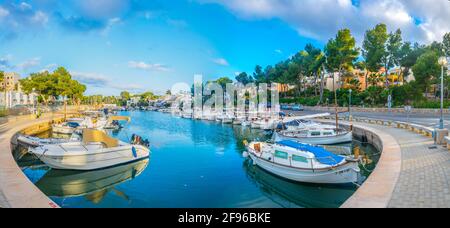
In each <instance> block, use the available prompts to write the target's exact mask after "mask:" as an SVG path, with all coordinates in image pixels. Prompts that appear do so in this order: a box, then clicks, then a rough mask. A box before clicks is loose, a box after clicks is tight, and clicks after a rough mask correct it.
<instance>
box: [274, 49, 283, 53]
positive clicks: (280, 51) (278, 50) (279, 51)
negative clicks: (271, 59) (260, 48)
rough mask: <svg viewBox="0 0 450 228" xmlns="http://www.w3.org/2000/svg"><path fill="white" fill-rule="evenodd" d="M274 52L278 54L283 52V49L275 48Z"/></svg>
mask: <svg viewBox="0 0 450 228" xmlns="http://www.w3.org/2000/svg"><path fill="white" fill-rule="evenodd" d="M274 52H275V53H278V54H283V51H282V50H280V49H276V50H275V51H274Z"/></svg>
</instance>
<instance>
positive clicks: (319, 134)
mask: <svg viewBox="0 0 450 228" xmlns="http://www.w3.org/2000/svg"><path fill="white" fill-rule="evenodd" d="M273 140H274V141H275V142H277V141H283V140H291V141H296V142H299V143H304V144H312V145H333V144H341V143H348V142H351V141H352V140H353V133H352V132H351V131H347V130H344V129H336V128H307V129H304V130H298V131H288V130H287V131H280V132H275V133H274V135H273Z"/></svg>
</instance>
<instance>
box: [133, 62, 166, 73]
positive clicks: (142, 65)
mask: <svg viewBox="0 0 450 228" xmlns="http://www.w3.org/2000/svg"><path fill="white" fill-rule="evenodd" d="M128 66H129V67H130V68H134V69H140V70H147V71H160V72H168V71H171V69H170V68H169V67H167V66H165V65H164V64H159V63H156V64H151V63H146V62H143V61H130V62H128Z"/></svg>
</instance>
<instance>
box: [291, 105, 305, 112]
mask: <svg viewBox="0 0 450 228" xmlns="http://www.w3.org/2000/svg"><path fill="white" fill-rule="evenodd" d="M292 111H297V112H301V111H305V108H304V107H303V106H302V105H294V106H292Z"/></svg>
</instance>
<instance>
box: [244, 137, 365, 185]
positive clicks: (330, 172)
mask: <svg viewBox="0 0 450 228" xmlns="http://www.w3.org/2000/svg"><path fill="white" fill-rule="evenodd" d="M247 149H248V154H249V156H250V158H251V159H252V160H253V162H254V164H255V165H257V166H259V167H261V168H263V169H264V170H266V171H268V172H270V173H273V174H275V175H277V176H280V177H283V178H286V179H289V180H292V181H297V182H304V183H314V184H345V183H355V182H357V181H358V175H359V173H360V169H359V167H358V161H357V159H354V158H353V157H350V156H349V157H344V156H340V155H335V154H333V153H331V152H329V151H327V150H325V149H324V148H321V147H315V146H310V145H306V144H301V143H298V142H295V141H289V140H285V141H280V142H277V143H275V144H270V143H264V142H253V143H250V144H248V145H247Z"/></svg>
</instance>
